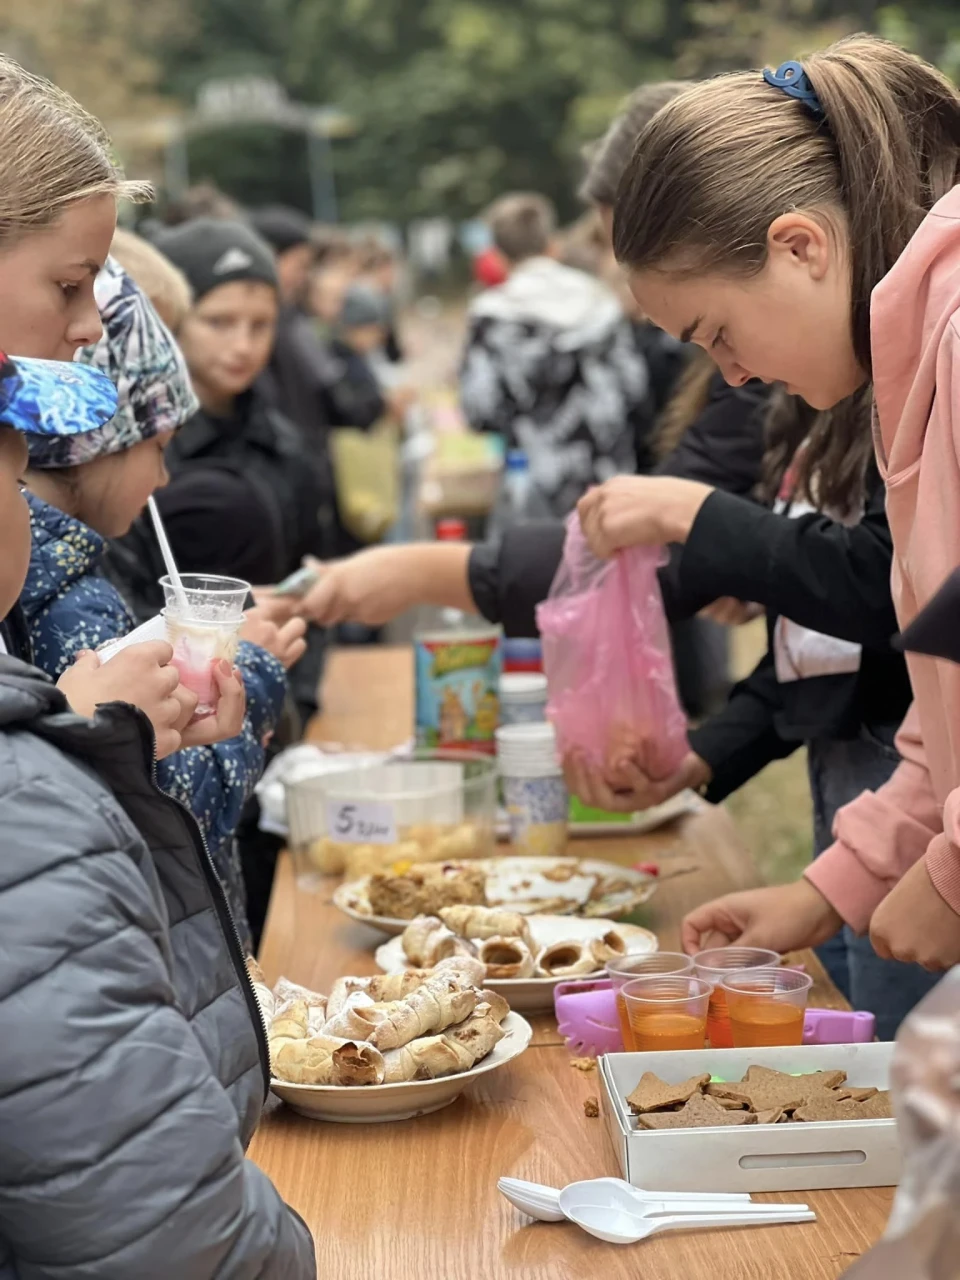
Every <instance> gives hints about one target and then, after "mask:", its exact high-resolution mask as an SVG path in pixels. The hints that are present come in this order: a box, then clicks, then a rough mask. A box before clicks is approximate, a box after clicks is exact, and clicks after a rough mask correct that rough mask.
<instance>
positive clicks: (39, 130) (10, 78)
mask: <svg viewBox="0 0 960 1280" xmlns="http://www.w3.org/2000/svg"><path fill="white" fill-rule="evenodd" d="M100 195H111V196H114V197H119V196H124V197H127V198H129V199H131V200H145V199H149V198H150V195H151V188H150V186H149V184H148V183H142V182H141V183H138V182H125V181H124V178H123V174H122V173H121V171H120V169H119V168H118V166H117V165H116V163H115V162H114V160H113V158H112V156H111V153H110V139H109V138H108V137H107V134H106V132H105V131H104V129H103V126H102V125H101V124H100V123H99V121H97V120H95V119H94V117H93V116H91V115H90V114H89V113H88V112H86V111H84V109H83V108H82V107H81V106H80V104H79V103H78V102H75V101H74V100H73V98H71V97H70V95H69V94H68V93H64V92H63V90H62V89H58V88H56V86H55V85H52V84H51V83H50V82H49V81H48V80H42V79H41V78H40V77H39V76H33V75H30V73H29V72H27V71H24V69H23V67H21V66H20V65H19V63H17V62H14V60H13V59H12V58H8V57H5V56H4V55H3V54H0V247H4V246H5V245H6V244H8V243H10V242H12V241H14V240H16V239H17V238H18V237H19V236H21V235H24V234H26V233H28V232H30V231H38V230H40V229H42V228H43V227H47V226H49V225H50V224H51V223H53V222H55V221H56V220H57V218H59V216H60V214H61V213H62V212H63V210H64V209H65V207H66V206H67V205H69V204H73V203H74V202H75V201H77V200H84V199H87V198H88V197H90V196H100Z"/></svg>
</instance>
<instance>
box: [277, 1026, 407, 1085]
mask: <svg viewBox="0 0 960 1280" xmlns="http://www.w3.org/2000/svg"><path fill="white" fill-rule="evenodd" d="M274 1048H275V1052H274V1053H273V1055H272V1057H271V1062H272V1066H273V1072H274V1075H275V1076H276V1077H277V1079H279V1080H287V1081H289V1082H290V1083H291V1084H334V1085H368V1084H380V1083H381V1082H382V1080H383V1071H384V1068H383V1056H382V1054H380V1053H379V1052H378V1051H377V1050H376V1049H374V1048H373V1047H372V1046H371V1045H368V1044H359V1045H358V1044H354V1043H353V1042H352V1041H350V1040H341V1039H338V1038H331V1037H327V1036H315V1037H314V1038H313V1039H311V1040H287V1041H285V1042H283V1043H282V1044H279V1045H275V1046H274Z"/></svg>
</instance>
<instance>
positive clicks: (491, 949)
mask: <svg viewBox="0 0 960 1280" xmlns="http://www.w3.org/2000/svg"><path fill="white" fill-rule="evenodd" d="M480 959H481V960H482V961H483V963H484V964H485V965H486V966H487V980H488V981H492V982H502V981H503V980H504V979H508V978H532V977H533V974H534V968H535V966H534V963H533V956H532V955H531V954H530V948H529V947H528V946H527V944H526V943H525V942H524V941H523V939H522V938H488V939H487V940H486V942H483V943H481V945H480Z"/></svg>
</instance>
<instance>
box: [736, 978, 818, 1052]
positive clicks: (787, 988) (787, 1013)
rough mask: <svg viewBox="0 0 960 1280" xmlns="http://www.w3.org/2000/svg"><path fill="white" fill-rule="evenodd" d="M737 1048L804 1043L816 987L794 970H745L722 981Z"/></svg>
mask: <svg viewBox="0 0 960 1280" xmlns="http://www.w3.org/2000/svg"><path fill="white" fill-rule="evenodd" d="M722 985H723V991H724V994H725V995H726V999H727V1009H728V1011H729V1014H730V1029H731V1031H732V1033H733V1043H734V1047H735V1048H737V1049H756V1048H760V1047H761V1046H764V1045H777V1044H803V1018H804V1014H805V1013H806V1009H807V996H808V995H809V992H810V988H811V987H812V986H813V978H811V977H810V975H809V974H808V973H797V971H796V970H795V969H779V968H778V969H746V970H744V972H743V973H732V974H730V975H729V976H728V977H727V978H725V979H724V981H723V984H722Z"/></svg>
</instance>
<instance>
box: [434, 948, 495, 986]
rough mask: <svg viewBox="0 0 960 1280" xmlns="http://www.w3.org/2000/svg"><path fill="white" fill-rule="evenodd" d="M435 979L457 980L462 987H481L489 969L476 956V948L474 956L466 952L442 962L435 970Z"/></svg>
mask: <svg viewBox="0 0 960 1280" xmlns="http://www.w3.org/2000/svg"><path fill="white" fill-rule="evenodd" d="M432 976H433V977H435V978H441V977H442V978H455V979H456V980H457V981H458V982H459V983H460V985H461V986H462V987H480V986H482V985H483V980H484V978H485V977H486V976H487V967H486V965H485V964H484V963H483V961H482V960H480V959H479V958H478V956H477V954H476V948H473V954H472V955H469V954H467V953H466V952H464V953H463V954H459V953H458V954H457V955H455V956H450V958H449V959H448V960H441V961H440V963H439V964H438V965H437V966H436V967H435V968H434V970H433V975H432Z"/></svg>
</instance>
